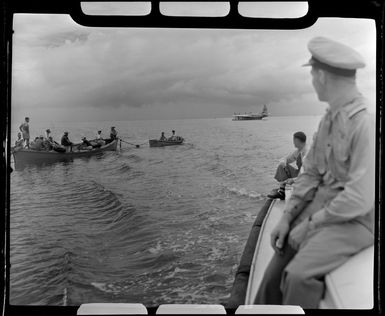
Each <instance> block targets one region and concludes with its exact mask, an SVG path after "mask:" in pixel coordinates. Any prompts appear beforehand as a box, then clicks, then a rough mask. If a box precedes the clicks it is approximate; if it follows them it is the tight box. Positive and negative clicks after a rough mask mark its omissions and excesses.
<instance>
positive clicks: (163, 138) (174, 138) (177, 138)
mask: <svg viewBox="0 0 385 316" xmlns="http://www.w3.org/2000/svg"><path fill="white" fill-rule="evenodd" d="M171 133H172V135H171V136H170V137H168V138H167V137H166V136H165V135H164V132H162V134H161V135H160V138H159V140H160V141H163V142H165V141H169V142H179V141H181V140H182V137H180V136H176V135H175V131H174V130H172V131H171Z"/></svg>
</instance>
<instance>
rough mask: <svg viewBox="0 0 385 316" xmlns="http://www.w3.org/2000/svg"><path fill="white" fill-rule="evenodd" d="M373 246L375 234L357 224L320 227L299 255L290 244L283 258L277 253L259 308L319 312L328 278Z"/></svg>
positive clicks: (263, 285)
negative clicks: (272, 306) (294, 307)
mask: <svg viewBox="0 0 385 316" xmlns="http://www.w3.org/2000/svg"><path fill="white" fill-rule="evenodd" d="M322 202H323V201H322V199H315V200H314V201H313V202H312V203H310V205H309V207H307V209H306V210H305V211H304V212H303V214H301V215H300V216H299V218H298V219H297V220H296V221H295V223H294V224H293V227H294V226H295V225H296V224H298V223H299V222H301V221H302V220H304V218H305V217H307V216H309V215H310V214H312V213H314V212H315V211H316V210H317V209H319V207H320V205H322V204H323V203H322ZM373 242H374V237H373V233H372V231H370V230H369V229H368V228H367V227H366V226H364V225H362V224H361V223H359V222H356V221H349V222H345V223H341V224H330V225H325V226H321V227H318V228H317V229H315V230H313V231H311V232H309V233H308V235H307V236H306V238H305V239H304V241H303V242H302V243H301V244H300V248H299V250H298V251H294V250H293V249H292V248H291V247H290V246H289V245H288V244H287V241H286V244H285V248H284V251H283V254H282V255H280V254H277V253H275V254H274V255H273V258H272V259H271V261H270V263H269V265H268V267H267V269H266V271H265V274H264V277H263V280H262V283H261V285H260V288H259V290H258V293H257V296H256V299H255V304H284V305H299V306H301V307H302V308H318V306H319V303H320V301H321V299H322V297H323V294H324V289H325V285H324V277H325V275H326V274H328V273H329V272H331V271H332V270H334V269H335V268H337V267H338V266H340V265H341V264H343V263H344V262H346V261H347V260H348V259H349V258H350V257H351V256H352V255H354V254H356V253H358V252H359V251H361V250H362V249H364V248H367V247H369V246H371V245H372V244H373Z"/></svg>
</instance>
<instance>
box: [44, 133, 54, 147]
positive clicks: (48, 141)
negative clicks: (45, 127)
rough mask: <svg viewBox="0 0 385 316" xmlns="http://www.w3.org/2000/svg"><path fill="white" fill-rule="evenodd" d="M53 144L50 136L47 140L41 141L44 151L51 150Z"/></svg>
mask: <svg viewBox="0 0 385 316" xmlns="http://www.w3.org/2000/svg"><path fill="white" fill-rule="evenodd" d="M54 144H55V143H54V142H53V140H52V137H51V136H50V137H49V138H44V139H43V148H44V149H45V150H52V149H53V147H54Z"/></svg>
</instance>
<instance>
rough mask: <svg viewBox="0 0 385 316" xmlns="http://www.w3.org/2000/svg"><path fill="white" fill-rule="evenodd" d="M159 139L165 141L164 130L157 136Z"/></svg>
mask: <svg viewBox="0 0 385 316" xmlns="http://www.w3.org/2000/svg"><path fill="white" fill-rule="evenodd" d="M159 140H160V141H167V137H166V136H164V132H162V135H161V136H160V138H159Z"/></svg>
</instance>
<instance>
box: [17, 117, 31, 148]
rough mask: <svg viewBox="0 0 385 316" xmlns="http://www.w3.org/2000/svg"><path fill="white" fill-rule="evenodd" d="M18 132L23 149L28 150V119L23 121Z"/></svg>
mask: <svg viewBox="0 0 385 316" xmlns="http://www.w3.org/2000/svg"><path fill="white" fill-rule="evenodd" d="M19 130H20V132H21V134H22V135H23V140H24V147H27V148H29V117H26V118H25V119H24V123H22V124H21V125H20V127H19Z"/></svg>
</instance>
